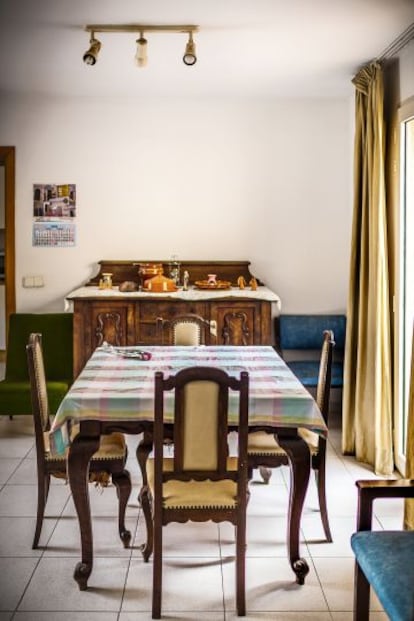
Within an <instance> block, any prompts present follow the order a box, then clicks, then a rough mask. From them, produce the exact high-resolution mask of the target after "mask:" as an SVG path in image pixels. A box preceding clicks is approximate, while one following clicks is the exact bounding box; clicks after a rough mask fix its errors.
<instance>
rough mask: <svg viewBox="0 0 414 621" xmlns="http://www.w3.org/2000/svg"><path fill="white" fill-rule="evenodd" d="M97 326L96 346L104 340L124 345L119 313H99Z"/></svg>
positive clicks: (112, 343)
mask: <svg viewBox="0 0 414 621" xmlns="http://www.w3.org/2000/svg"><path fill="white" fill-rule="evenodd" d="M96 321H97V324H98V325H97V326H96V328H95V336H96V346H97V347H99V346H100V345H102V343H103V342H104V341H106V342H107V343H110V344H111V345H122V328H121V315H120V314H119V313H98V315H97V316H96Z"/></svg>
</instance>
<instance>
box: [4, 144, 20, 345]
mask: <svg viewBox="0 0 414 621" xmlns="http://www.w3.org/2000/svg"><path fill="white" fill-rule="evenodd" d="M15 151H16V150H15V147H0V165H3V166H4V173H5V174H4V180H5V183H4V185H5V187H4V206H5V227H6V234H5V248H4V249H5V261H4V276H5V279H4V281H5V288H6V291H5V298H6V343H7V337H8V325H9V315H10V314H11V313H14V312H15V310H16V254H15V209H14V208H15V155H16V154H15Z"/></svg>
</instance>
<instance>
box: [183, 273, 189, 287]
mask: <svg viewBox="0 0 414 621" xmlns="http://www.w3.org/2000/svg"><path fill="white" fill-rule="evenodd" d="M189 281H190V274H189V273H188V272H187V270H185V271H184V275H183V291H188V283H189Z"/></svg>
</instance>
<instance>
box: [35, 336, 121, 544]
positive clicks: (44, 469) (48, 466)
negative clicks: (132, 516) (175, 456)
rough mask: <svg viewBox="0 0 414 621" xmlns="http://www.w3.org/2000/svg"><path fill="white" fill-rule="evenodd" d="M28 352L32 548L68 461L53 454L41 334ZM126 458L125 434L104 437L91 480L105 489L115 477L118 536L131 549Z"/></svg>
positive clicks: (95, 460)
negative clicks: (33, 471) (53, 484)
mask: <svg viewBox="0 0 414 621" xmlns="http://www.w3.org/2000/svg"><path fill="white" fill-rule="evenodd" d="M26 352H27V364H28V368H29V378H30V388H31V401H32V412H33V419H34V428H35V438H36V457H37V520H36V528H35V534H34V539H33V548H37V546H38V543H39V538H40V533H41V530H42V523H43V517H44V513H45V508H46V502H47V497H48V493H49V486H50V477H51V476H55V477H57V478H63V479H67V470H66V461H67V460H66V455H65V454H63V455H57V456H54V455H52V454H51V451H50V442H49V432H50V416H49V414H50V410H49V400H48V394H47V383H46V375H45V365H44V359H43V350H42V336H41V334H36V333H33V334H31V335H30V336H29V342H28V344H27V346H26ZM76 433H77V431H76V429H73V430H72V437H74V436H75V435H76ZM126 459H127V447H126V444H125V438H124V436H123V434H121V433H112V434H110V435H107V436H103V437H102V438H101V443H100V448H99V450H98V451H97V452H96V453H95V454H94V455H93V457H92V459H91V461H90V468H89V480H90V482H94V483H95V484H98V485H101V486H103V487H106V486H107V485H108V484H109V482H110V479H111V478H112V482H113V483H114V485H115V486H116V488H117V495H118V498H119V517H118V528H119V535H120V537H121V540H122V542H123V544H124V546H125V547H128V545H129V542H130V539H131V533H130V532H129V531H127V530H126V528H125V510H126V506H127V502H128V498H129V496H130V493H131V480H130V476H129V472H128V471H127V470H125V464H126Z"/></svg>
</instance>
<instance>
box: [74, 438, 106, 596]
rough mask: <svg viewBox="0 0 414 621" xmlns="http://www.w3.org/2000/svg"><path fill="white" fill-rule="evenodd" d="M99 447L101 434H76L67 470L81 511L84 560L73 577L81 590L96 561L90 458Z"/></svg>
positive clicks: (76, 503) (85, 585) (77, 505)
mask: <svg viewBox="0 0 414 621" xmlns="http://www.w3.org/2000/svg"><path fill="white" fill-rule="evenodd" d="M98 448H99V436H96V437H85V436H84V437H82V436H81V435H78V436H76V438H75V439H74V441H73V442H72V444H71V446H70V448H69V456H68V472H69V484H70V489H71V492H72V496H73V502H74V503H75V508H76V512H77V514H78V520H79V528H80V536H81V549H82V561H81V562H80V563H78V564H77V565H76V567H75V572H74V574H73V577H74V578H75V580H76V582H77V583H78V585H79V589H80V590H81V591H85V590H86V588H87V586H88V578H89V576H90V575H91V572H92V565H93V539H92V523H91V510H90V505H89V490H88V481H89V461H90V459H91V457H92V455H93V454H94V453H95V452H96V451H97V450H98Z"/></svg>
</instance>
